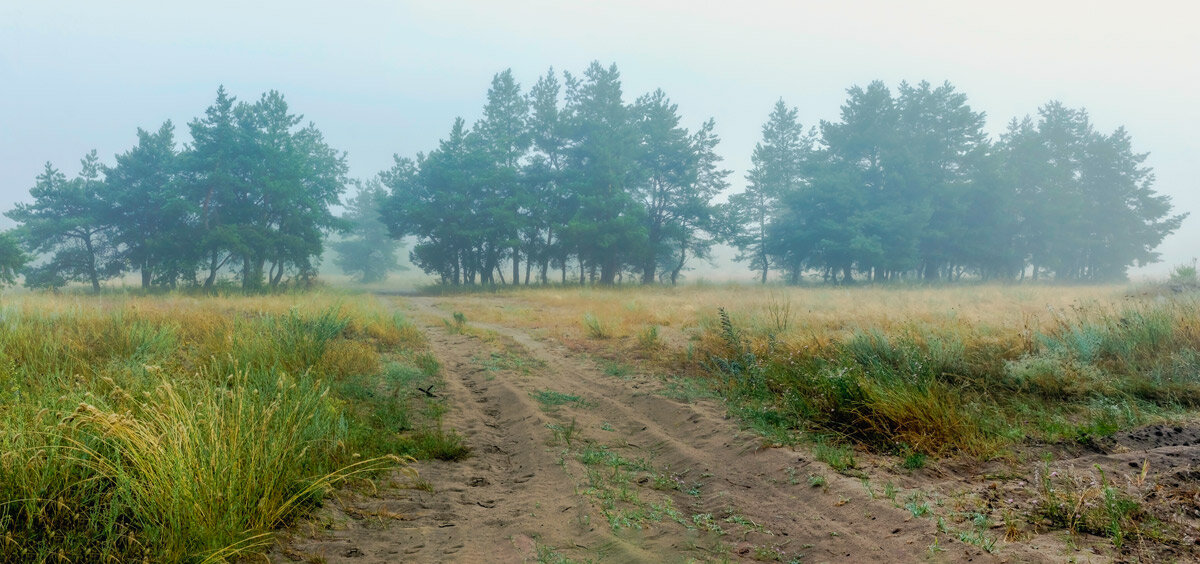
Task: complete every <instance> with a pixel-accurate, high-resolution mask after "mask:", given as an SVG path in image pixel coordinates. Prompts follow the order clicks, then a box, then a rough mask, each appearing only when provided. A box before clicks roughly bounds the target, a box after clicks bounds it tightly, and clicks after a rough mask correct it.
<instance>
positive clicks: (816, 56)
mask: <svg viewBox="0 0 1200 564" xmlns="http://www.w3.org/2000/svg"><path fill="white" fill-rule="evenodd" d="M742 4H745V5H743V6H737V7H734V6H732V5H731V3H725V2H694V1H693V2H648V1H642V2H632V1H605V2H555V1H537V2H521V3H519V4H518V3H514V2H464V1H442V2H437V3H436V4H435V3H416V2H353V3H349V2H348V3H340V4H338V5H336V6H334V5H333V4H330V3H317V2H286V3H283V2H277V3H263V4H262V5H245V4H244V3H234V2H204V3H194V4H192V5H190V6H184V7H176V6H168V5H165V3H159V2H122V3H120V5H119V6H112V5H106V4H104V3H94V2H41V3H20V2H10V3H6V4H5V5H3V6H0V83H2V84H4V88H3V90H0V131H3V135H0V209H3V210H7V209H9V208H11V207H12V205H13V204H14V203H15V202H18V201H24V200H28V197H29V196H28V190H29V188H30V187H31V186H33V184H34V177H35V176H36V175H37V174H38V173H39V172H40V171H41V169H42V167H43V165H44V163H45V162H46V161H51V162H53V163H54V164H55V165H56V166H58V167H59V168H60V169H62V170H64V172H66V173H67V174H68V175H73V174H75V172H77V171H78V160H79V158H80V157H81V156H82V155H84V154H85V153H86V152H87V151H89V150H91V149H97V150H98V152H99V155H100V158H101V160H102V161H105V162H111V159H112V156H113V155H114V154H116V153H120V152H123V151H125V150H127V149H128V148H129V147H131V146H133V145H134V144H135V143H136V142H137V139H136V137H135V135H134V132H135V128H137V127H142V128H146V129H153V128H156V127H157V126H158V125H159V124H160V123H161V122H163V121H164V120H167V119H171V120H174V121H175V124H176V127H177V129H178V131H179V133H178V134H179V136H180V140H181V141H186V140H187V137H186V127H184V126H185V124H186V123H187V122H188V121H189V120H191V119H192V118H194V117H196V116H198V115H201V113H202V111H203V108H205V107H207V106H208V105H209V104H210V103H211V102H212V100H213V97H214V94H215V92H216V89H217V87H218V85H222V84H223V85H224V86H225V87H226V89H228V90H229V92H230V93H232V94H233V95H236V96H238V97H239V98H240V99H242V100H248V101H253V100H254V99H256V98H257V97H258V96H259V94H260V93H262V92H266V91H268V90H271V89H275V90H279V91H281V92H282V93H284V94H285V95H286V96H287V99H288V102H289V104H290V105H291V107H292V108H293V109H294V110H295V111H297V112H299V113H302V114H304V116H305V119H306V120H311V121H313V122H315V123H316V125H317V126H318V127H319V128H320V129H321V131H322V132H324V134H325V138H326V141H327V142H328V143H329V145H331V146H332V147H335V148H337V149H340V150H345V151H347V152H348V153H349V164H350V174H351V176H353V177H358V178H369V177H372V176H374V175H375V174H377V173H378V172H380V171H382V170H384V169H386V168H388V167H389V166H391V164H392V155H393V154H400V155H403V156H411V155H413V154H415V153H417V152H418V151H428V150H429V149H431V148H433V147H435V146H436V144H437V141H438V140H439V139H440V138H443V137H445V136H446V134H447V132H448V130H449V127H450V124H451V123H452V122H453V120H454V119H455V117H457V116H462V117H463V118H465V119H466V120H467V122H468V123H471V122H473V121H474V120H475V119H477V118H478V117H479V115H480V111H481V109H482V107H483V103H484V96H483V94H484V92H486V90H487V87H488V83H489V80H490V78H491V77H492V75H493V74H494V73H496V72H499V71H502V70H504V69H506V68H511V69H512V70H513V73H514V75H515V77H516V78H517V80H518V81H519V82H520V83H521V85H522V86H523V87H525V88H528V87H529V86H530V85H531V84H532V83H533V82H534V81H535V80H536V79H537V77H538V76H539V75H541V74H544V73H545V71H546V69H547V68H548V67H551V66H553V67H554V68H555V69H558V70H568V71H571V72H572V73H576V72H578V71H580V70H582V69H583V68H585V67H586V66H587V64H588V63H589V62H590V61H592V60H599V61H601V62H603V63H604V64H608V63H610V62H612V63H616V64H617V65H618V66H619V68H620V71H621V78H622V81H623V84H624V90H625V94H626V98H627V99H628V100H632V99H633V98H634V97H636V96H638V95H640V94H642V93H644V92H649V91H651V90H653V89H655V88H662V89H663V90H665V91H666V92H667V93H668V95H669V96H670V97H671V98H672V100H673V101H674V102H675V103H677V104H678V105H679V110H680V113H681V115H682V116H683V117H684V120H685V125H686V126H687V127H689V128H692V129H694V128H696V127H698V126H699V125H700V124H701V123H702V121H703V120H705V119H707V118H709V117H712V118H714V119H715V120H716V133H717V134H718V135H719V136H720V137H721V139H722V142H721V144H720V145H719V146H718V148H717V151H718V152H719V153H720V154H721V155H722V156H723V157H724V159H725V161H724V166H725V167H727V168H730V169H731V170H733V174H732V175H731V176H730V178H729V179H730V182H731V184H732V186H731V191H732V192H738V191H741V190H742V188H743V186H744V184H745V182H744V176H745V172H746V171H747V170H748V169H749V168H750V154H751V151H752V150H753V147H754V144H755V143H756V142H757V141H758V139H759V138H760V135H761V127H762V124H763V122H764V121H765V120H766V117H767V114H768V112H770V110H771V107H772V104H774V102H775V101H776V100H777V99H779V98H781V97H782V98H783V99H784V100H785V101H786V102H787V103H788V104H789V105H794V106H797V107H798V108H799V119H800V121H801V122H802V123H803V124H804V125H806V126H808V125H815V124H817V123H818V122H819V121H820V120H822V119H825V120H834V119H837V117H838V111H839V110H838V106H839V104H841V103H843V102H844V101H845V99H846V88H848V87H850V86H852V85H855V84H858V85H864V86H865V85H866V84H867V83H869V82H870V81H872V80H877V79H878V80H882V81H884V82H886V83H888V84H889V85H895V84H897V83H899V82H900V81H902V80H908V81H910V82H918V81H921V80H929V81H930V82H933V83H934V84H940V83H941V82H942V81H950V82H951V83H953V84H954V86H955V87H956V88H957V89H958V90H959V91H961V92H963V93H965V94H967V96H968V97H969V100H968V101H969V103H970V104H971V106H972V107H973V108H974V109H975V110H977V111H985V112H987V116H988V120H987V129H988V131H989V132H990V133H992V134H993V135H994V136H995V135H998V134H999V133H1000V132H1001V131H1002V130H1003V128H1004V126H1005V124H1006V123H1007V122H1008V120H1010V119H1011V118H1014V117H1020V116H1024V115H1026V114H1033V113H1035V112H1036V110H1037V108H1038V107H1039V106H1040V105H1042V104H1044V103H1046V102H1047V101H1049V100H1052V99H1054V100H1060V101H1062V102H1063V103H1064V104H1065V105H1067V106H1070V107H1075V108H1078V107H1084V108H1087V109H1088V111H1089V112H1090V117H1091V119H1092V122H1093V124H1095V126H1096V127H1097V129H1099V130H1100V131H1103V132H1106V133H1107V132H1110V131H1111V130H1113V129H1115V128H1116V127H1118V126H1121V125H1123V126H1125V127H1126V128H1127V129H1128V130H1129V133H1130V135H1131V137H1132V139H1133V143H1134V149H1135V150H1137V151H1138V152H1149V153H1150V157H1149V159H1148V160H1147V161H1146V164H1147V165H1148V166H1150V167H1153V169H1154V171H1155V173H1156V176H1157V183H1156V185H1155V188H1156V190H1157V191H1158V192H1159V193H1162V194H1166V195H1169V196H1171V197H1172V199H1173V203H1174V205H1175V211H1176V212H1192V213H1193V214H1195V212H1197V211H1200V193H1198V192H1197V191H1196V190H1194V188H1193V186H1194V182H1195V179H1196V178H1200V162H1198V160H1197V159H1196V158H1195V155H1196V154H1197V153H1198V150H1200V146H1198V145H1200V141H1197V136H1196V135H1195V132H1194V131H1192V130H1191V127H1193V126H1195V124H1197V123H1200V109H1198V107H1197V104H1196V103H1195V99H1196V97H1197V94H1200V68H1197V66H1196V65H1195V64H1194V60H1193V59H1194V58H1195V55H1196V54H1197V52H1196V48H1195V46H1194V41H1192V40H1190V39H1189V37H1191V35H1192V33H1193V30H1192V29H1191V27H1193V26H1192V24H1191V22H1190V18H1187V17H1184V15H1183V14H1181V13H1180V10H1179V8H1178V6H1179V4H1178V3H1168V2H1160V3H1144V4H1142V5H1141V6H1140V8H1139V11H1136V12H1134V11H1131V10H1130V9H1129V4H1128V3H1116V2H1056V3H1047V2H1008V3H1003V4H999V3H989V4H987V5H986V7H983V6H984V5H981V4H978V3H966V2H905V3H894V2H842V3H835V2H820V3H818V2H809V3H788V2H759V3H742ZM4 221H5V222H6V223H5V225H10V224H11V222H8V220H7V219H5V220H4ZM1198 221H1200V220H1198V218H1196V217H1193V218H1190V219H1188V220H1187V221H1185V222H1184V223H1183V226H1182V227H1181V228H1180V229H1179V230H1178V232H1177V233H1175V234H1174V235H1171V236H1169V237H1168V238H1167V239H1166V241H1165V242H1164V243H1163V245H1162V246H1161V247H1160V248H1159V249H1158V250H1159V251H1160V252H1161V253H1162V258H1163V260H1162V262H1161V263H1159V264H1157V265H1152V266H1150V267H1147V268H1145V269H1141V270H1139V271H1134V272H1133V273H1132V274H1133V275H1134V276H1138V275H1147V274H1151V275H1154V274H1161V273H1164V272H1166V271H1167V270H1169V269H1170V268H1171V267H1172V266H1173V265H1176V264H1179V263H1182V262H1184V261H1188V260H1191V258H1192V257H1194V256H1195V255H1196V251H1195V245H1194V244H1195V242H1196V241H1197V240H1198V239H1200V223H1198ZM719 254H720V253H719ZM724 254H725V255H728V253H724ZM732 268H733V269H738V270H741V269H744V268H745V267H744V266H742V265H737V266H734V267H732Z"/></svg>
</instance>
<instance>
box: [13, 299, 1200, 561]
mask: <svg viewBox="0 0 1200 564" xmlns="http://www.w3.org/2000/svg"><path fill="white" fill-rule="evenodd" d="M0 314H2V315H0V317H2V319H0V320H2V322H3V325H4V332H3V334H2V335H0V353H2V355H3V356H2V357H0V360H2V362H0V367H2V373H3V382H0V398H2V400H3V401H2V404H0V405H2V406H3V407H0V421H3V427H2V428H0V442H2V443H3V453H4V454H3V462H2V464H0V490H2V491H3V492H4V493H3V499H4V500H5V503H4V505H3V509H2V510H0V525H3V531H4V533H3V534H4V536H3V538H0V560H2V561H13V562H23V561H39V560H40V561H55V562H57V561H113V562H122V561H132V560H142V559H146V560H150V561H188V562H200V561H224V560H231V559H239V558H248V557H251V556H253V555H257V554H263V553H264V552H265V554H266V557H267V558H268V559H270V560H272V561H277V562H290V561H296V560H299V561H310V562H339V561H347V562H389V561H396V560H397V559H403V560H410V561H476V560H480V559H489V560H495V561H501V562H509V561H513V562H520V561H541V562H568V561H612V562H629V561H648V562H652V561H680V562H682V561H689V560H691V561H785V562H787V561H797V562H807V561H840V560H854V561H881V562H882V561H914V560H917V561H919V560H935V561H942V560H944V561H958V560H966V559H968V558H970V559H974V560H975V561H983V562H987V561H1066V560H1075V561H1096V562H1106V561H1128V560H1138V561H1176V560H1192V559H1195V558H1197V556H1198V554H1197V548H1196V545H1195V541H1194V539H1196V538H1200V534H1198V531H1197V523H1198V521H1197V519H1198V518H1200V487H1198V486H1197V485H1196V483H1195V470H1194V466H1195V465H1196V464H1198V463H1200V452H1198V449H1200V446H1197V445H1198V444H1200V425H1198V424H1197V423H1196V414H1197V410H1198V409H1200V377H1198V376H1197V374H1198V373H1200V303H1198V302H1197V299H1196V296H1195V294H1191V293H1188V292H1173V291H1171V289H1169V288H1158V287H1152V286H1145V287H1137V288H1128V287H1115V286H1107V287H1100V286H1085V287H1065V286H957V287H943V288H917V287H914V288H904V287H899V288H878V287H857V288H830V287H818V288H785V287H757V286H741V285H697V286H689V287H682V288H659V287H655V288H628V287H622V288H614V289H597V288H580V287H552V288H540V289H523V288H519V289H501V290H496V291H492V292H479V293H462V294H458V293H453V294H444V295H437V294H426V295H423V296H422V295H413V296H399V295H389V296H384V295H369V294H359V295H355V294H342V293H337V292H325V293H315V294H297V295H279V296H269V297H220V298H200V297H187V296H160V297H133V296H122V295H111V296H99V297H84V296H73V295H67V296H38V295H33V296H17V297H12V298H9V299H7V300H6V301H5V302H4V305H3V308H2V309H0Z"/></svg>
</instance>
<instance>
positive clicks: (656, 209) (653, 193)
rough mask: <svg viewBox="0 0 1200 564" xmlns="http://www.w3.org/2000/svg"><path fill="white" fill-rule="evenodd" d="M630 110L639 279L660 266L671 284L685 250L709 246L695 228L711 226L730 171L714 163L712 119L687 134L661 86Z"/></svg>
mask: <svg viewBox="0 0 1200 564" xmlns="http://www.w3.org/2000/svg"><path fill="white" fill-rule="evenodd" d="M633 112H634V115H635V116H636V119H637V122H636V124H637V129H638V133H639V138H640V149H641V151H640V152H639V154H638V157H637V158H638V161H637V166H638V167H640V168H641V174H640V176H639V182H638V183H637V184H635V185H634V186H633V187H632V188H633V192H634V196H635V198H636V199H637V201H638V203H639V204H640V205H641V207H642V208H643V209H644V210H645V215H644V217H645V221H646V225H645V229H644V232H645V234H646V238H647V240H646V242H645V246H644V253H645V254H644V256H643V257H641V264H640V265H638V266H639V267H640V269H641V272H642V283H643V284H650V283H653V282H654V281H655V280H656V276H657V270H658V268H659V266H660V265H661V266H663V267H664V268H667V269H668V272H669V273H670V280H671V282H672V283H675V282H677V281H678V278H679V273H680V272H681V271H682V270H683V268H684V265H685V264H686V262H687V258H688V252H689V251H692V252H693V255H696V254H704V253H706V252H707V250H708V248H709V247H710V246H711V243H710V241H709V240H708V239H706V238H704V237H702V236H701V235H700V233H699V231H701V230H703V229H706V228H707V229H712V225H711V220H712V217H713V214H714V207H713V205H712V203H711V202H712V198H713V197H714V196H716V194H717V193H718V192H720V191H721V190H723V189H724V188H725V187H726V186H727V183H726V181H725V177H726V176H727V175H728V174H729V172H728V171H726V170H722V169H719V168H718V167H717V163H718V162H720V157H719V156H717V155H716V153H715V148H716V145H717V143H719V142H720V139H719V138H718V137H717V136H716V134H715V133H714V132H713V129H714V128H715V127H716V125H715V123H714V122H713V121H712V120H711V119H710V120H708V121H707V122H705V124H704V125H703V127H701V129H700V131H698V132H697V133H696V134H695V135H692V134H689V132H688V130H687V129H685V128H683V127H682V126H680V125H679V122H680V118H679V115H678V113H677V106H676V105H675V104H673V103H671V102H670V100H668V99H667V96H666V94H665V93H663V91H662V90H655V91H654V92H652V93H650V94H647V95H644V96H642V97H640V98H638V100H637V101H636V102H635V103H634V107H633Z"/></svg>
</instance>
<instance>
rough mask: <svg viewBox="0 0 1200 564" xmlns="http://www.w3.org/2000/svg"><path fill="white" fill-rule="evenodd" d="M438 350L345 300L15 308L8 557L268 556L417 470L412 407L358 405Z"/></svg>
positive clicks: (4, 356) (5, 443)
mask: <svg viewBox="0 0 1200 564" xmlns="http://www.w3.org/2000/svg"><path fill="white" fill-rule="evenodd" d="M423 348H424V342H423V340H422V338H421V335H420V334H419V332H417V331H416V330H415V329H414V328H413V327H412V326H411V325H409V324H407V323H406V322H405V321H404V320H403V319H402V318H399V317H394V316H392V315H390V314H384V313H381V312H380V311H379V310H378V308H376V307H373V302H371V301H368V300H358V299H351V298H341V297H337V296H331V295H311V296H306V297H304V299H297V298H295V297H287V296H275V297H228V298H207V299H204V298H201V299H197V298H187V297H178V296H174V297H172V296H168V297H140V298H139V297H122V296H116V297H89V298H85V297H74V296H65V297H50V296H24V297H22V298H20V299H18V300H13V301H9V302H7V303H5V304H3V305H2V306H0V453H2V454H0V561H10V562H29V561H74V562H108V561H112V562H123V561H132V560H139V561H142V560H144V561H153V562H184V561H224V560H227V559H230V558H235V557H237V556H239V555H242V554H246V553H249V552H253V551H256V550H261V549H262V547H263V546H265V545H267V544H269V543H270V542H271V536H270V530H271V529H272V528H274V527H277V526H279V525H280V524H282V523H285V522H286V521H288V520H289V519H291V518H293V517H294V516H295V515H296V514H297V513H298V512H300V511H302V510H304V509H305V508H308V507H311V506H312V505H313V504H314V503H317V502H319V500H320V498H321V497H322V496H323V495H324V494H325V493H326V491H327V489H328V488H329V487H330V486H331V485H333V484H334V483H337V482H339V481H342V480H346V479H349V478H353V477H355V476H360V475H363V474H366V473H371V472H375V471H379V470H381V469H384V468H394V467H404V466H405V465H406V460H407V459H406V458H403V457H402V456H401V455H403V454H407V453H412V449H408V450H407V451H406V450H405V449H404V448H402V447H403V446H404V444H405V443H404V441H403V438H402V437H400V436H399V435H398V434H397V433H396V432H393V431H391V430H387V429H382V428H381V425H380V422H381V421H384V420H392V419H395V418H396V417H397V416H399V417H402V418H403V417H407V415H406V414H405V413H404V412H405V410H406V409H407V407H406V406H404V405H398V402H399V403H403V400H404V397H403V396H401V395H400V394H397V393H393V395H392V398H393V400H394V401H391V402H390V403H388V404H387V405H384V404H372V405H367V406H365V407H364V405H363V404H360V403H359V402H356V401H355V400H354V399H353V397H349V396H355V395H372V394H362V393H361V389H362V388H363V387H372V388H373V389H375V390H376V391H379V388H381V387H383V388H386V383H385V382H384V380H385V376H386V375H387V374H392V373H398V374H402V375H403V374H407V375H408V376H413V375H417V374H419V373H420V372H421V371H420V369H418V368H417V367H416V366H417V364H418V362H417V361H418V360H420V359H421V358H422V355H423V354H424V353H423V352H422V351H423ZM393 350H394V351H396V353H397V354H394V355H393V354H390V352H389V355H388V364H387V368H386V369H385V367H384V364H383V363H382V362H381V353H382V352H383V351H393ZM426 364H427V363H426ZM432 368H433V369H434V370H436V365H434V366H433V367H432ZM393 391H395V390H393ZM385 408H386V409H385ZM388 410H390V411H391V413H390V414H388V413H385V412H386V411H388ZM381 414H382V415H385V416H387V417H385V418H383V419H381V418H380V415H381ZM395 431H399V429H397V430H395ZM389 436H390V437H392V438H391V439H390V440H389V439H388V437H389Z"/></svg>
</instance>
